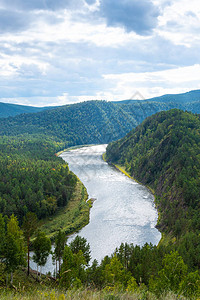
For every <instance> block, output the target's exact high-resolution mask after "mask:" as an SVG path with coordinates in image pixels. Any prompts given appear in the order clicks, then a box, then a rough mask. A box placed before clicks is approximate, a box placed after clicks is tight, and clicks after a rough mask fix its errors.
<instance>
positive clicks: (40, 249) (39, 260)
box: [33, 231, 51, 276]
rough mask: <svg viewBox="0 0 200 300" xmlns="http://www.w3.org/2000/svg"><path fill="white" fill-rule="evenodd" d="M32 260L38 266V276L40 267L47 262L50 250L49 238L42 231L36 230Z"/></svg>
mask: <svg viewBox="0 0 200 300" xmlns="http://www.w3.org/2000/svg"><path fill="white" fill-rule="evenodd" d="M33 251H34V255H33V261H34V262H35V263H36V264H37V266H40V276H41V267H42V266H44V265H45V264H46V262H47V258H48V256H49V254H50V252H51V240H50V238H48V237H47V236H46V235H45V233H44V232H42V231H38V233H37V236H36V239H35V240H34V241H33Z"/></svg>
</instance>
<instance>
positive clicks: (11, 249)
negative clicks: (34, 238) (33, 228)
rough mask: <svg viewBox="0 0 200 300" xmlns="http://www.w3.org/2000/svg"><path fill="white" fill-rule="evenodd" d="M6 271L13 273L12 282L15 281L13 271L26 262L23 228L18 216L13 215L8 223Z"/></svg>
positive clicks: (5, 250) (5, 249) (5, 251)
mask: <svg viewBox="0 0 200 300" xmlns="http://www.w3.org/2000/svg"><path fill="white" fill-rule="evenodd" d="M4 257H5V266H6V271H7V272H10V273H11V284H12V283H13V272H14V271H15V270H16V269H17V268H18V267H19V266H20V265H25V263H26V249H25V244H24V239H23V233H22V230H21V229H20V228H19V225H18V220H17V217H15V216H14V215H12V216H11V217H10V219H9V221H8V224H7V233H6V238H5V248H4Z"/></svg>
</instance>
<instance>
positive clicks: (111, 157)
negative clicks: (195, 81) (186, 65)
mask: <svg viewBox="0 0 200 300" xmlns="http://www.w3.org/2000/svg"><path fill="white" fill-rule="evenodd" d="M199 146H200V119H199V116H198V115H194V114H192V113H188V112H183V111H181V110H177V109H173V110H170V111H167V112H160V113H158V114H156V115H153V116H151V117H149V118H147V119H146V120H145V121H144V122H143V123H142V124H141V125H139V126H138V127H137V128H136V129H134V130H132V131H131V132H130V133H129V134H128V135H126V136H125V137H124V138H122V139H121V140H119V141H117V142H113V143H111V144H109V145H108V147H107V151H106V158H107V160H108V161H110V162H112V163H116V164H119V165H122V166H125V167H126V171H127V172H128V173H129V174H130V175H131V176H133V177H134V178H136V179H137V180H139V181H140V182H142V183H143V184H145V185H147V186H150V187H151V188H152V189H153V190H154V191H155V195H156V198H155V202H156V204H157V207H158V209H159V221H158V224H157V227H158V228H159V229H160V230H161V231H163V232H165V233H167V234H169V233H170V234H171V235H173V236H174V237H175V242H176V247H177V249H179V251H180V253H181V255H182V256H183V258H184V260H185V261H187V263H188V265H189V266H190V268H191V269H194V268H197V267H198V266H199V263H200V256H199V243H198V242H197V241H199V232H200V223H199V212H200V206H199V203H200V177H199V174H200V155H199ZM185 235H186V237H185V238H184V236H185ZM195 240H196V241H195ZM192 241H193V245H192ZM188 244H190V245H191V247H190V246H188ZM194 245H196V246H194ZM189 249H190V250H189ZM187 250H188V251H189V252H187Z"/></svg>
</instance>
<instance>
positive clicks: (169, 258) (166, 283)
mask: <svg viewBox="0 0 200 300" xmlns="http://www.w3.org/2000/svg"><path fill="white" fill-rule="evenodd" d="M186 274H187V265H186V264H185V263H184V261H183V259H182V257H181V256H180V255H179V253H178V252H177V251H174V252H172V251H171V252H170V254H166V255H165V257H164V259H163V268H162V269H161V270H160V271H159V272H158V277H157V278H156V279H155V280H153V281H151V284H150V286H151V287H152V289H153V290H154V291H155V292H156V293H157V294H160V293H162V291H163V290H165V291H173V292H175V293H177V292H178V291H179V290H180V284H181V282H182V281H183V280H184V279H185V277H186Z"/></svg>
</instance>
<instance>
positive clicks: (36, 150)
mask: <svg viewBox="0 0 200 300" xmlns="http://www.w3.org/2000/svg"><path fill="white" fill-rule="evenodd" d="M61 148H63V144H62V143H56V142H54V141H53V140H51V139H50V138H46V137H43V136H40V137H33V136H28V135H27V136H21V137H6V136H4V137H1V138H0V213H2V214H3V215H8V216H10V215H11V214H13V213H14V214H15V215H16V216H17V217H18V219H19V221H20V223H21V222H22V219H23V217H24V216H25V215H26V214H27V212H29V211H30V212H34V213H36V215H37V217H38V218H39V219H41V218H45V217H47V216H50V215H53V214H55V213H56V211H57V209H58V208H59V207H63V206H66V204H67V203H68V201H69V200H70V198H71V196H72V194H73V191H74V189H75V186H76V182H77V178H76V176H75V175H74V174H73V173H72V172H70V171H69V168H68V166H67V164H66V163H64V161H63V160H62V159H61V158H59V157H57V156H56V155H55V154H56V152H57V151H59V150H60V149H61Z"/></svg>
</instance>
